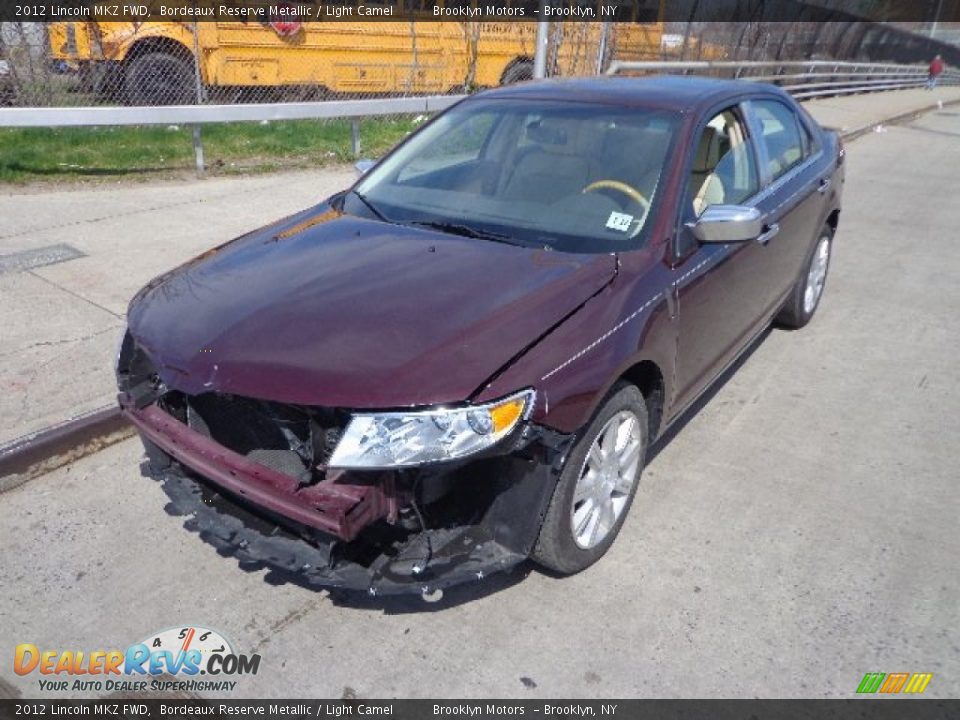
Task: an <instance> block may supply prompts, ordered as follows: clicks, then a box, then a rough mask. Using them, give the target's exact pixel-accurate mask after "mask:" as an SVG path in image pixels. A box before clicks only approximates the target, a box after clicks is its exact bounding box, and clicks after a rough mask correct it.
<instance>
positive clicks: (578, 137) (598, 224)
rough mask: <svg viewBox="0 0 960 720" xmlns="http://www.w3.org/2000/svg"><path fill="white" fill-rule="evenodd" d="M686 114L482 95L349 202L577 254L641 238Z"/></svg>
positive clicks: (406, 220) (403, 220)
mask: <svg viewBox="0 0 960 720" xmlns="http://www.w3.org/2000/svg"><path fill="white" fill-rule="evenodd" d="M676 124H677V116H676V115H675V114H673V113H666V112H662V111H648V110H644V109H642V108H622V107H615V106H607V105H600V104H587V103H576V102H573V103H562V102H561V103H558V102H542V101H529V100H524V101H517V100H508V99H505V100H496V99H491V100H482V99H478V100H470V101H467V102H465V103H461V104H460V105H458V106H456V107H455V108H453V109H452V110H450V111H449V112H447V113H445V114H444V115H442V116H440V117H439V118H437V120H436V121H434V122H433V123H431V124H430V125H428V126H427V127H425V128H424V129H423V130H422V131H420V132H419V133H417V134H416V135H415V136H413V137H412V138H411V139H410V140H409V141H408V142H407V143H405V144H404V145H403V146H402V147H400V148H399V149H398V150H397V151H396V152H394V153H393V154H392V155H391V156H390V157H388V158H387V159H386V160H384V161H383V162H381V163H380V164H379V165H377V166H376V167H375V168H374V169H373V170H371V171H370V173H369V175H367V176H366V177H364V178H363V179H362V181H361V182H360V183H358V184H357V186H356V187H355V189H354V191H353V192H351V193H349V194H348V195H347V196H346V198H345V200H344V210H345V211H346V212H348V213H352V214H358V215H363V216H367V217H370V216H372V217H378V218H379V219H382V220H387V221H389V222H395V223H400V224H404V225H418V224H422V225H425V226H428V227H433V228H435V229H438V230H440V231H442V232H448V233H453V234H458V235H468V236H472V237H477V238H483V239H485V240H492V241H498V242H512V243H516V244H520V245H528V246H531V247H544V246H547V247H551V248H554V249H557V250H562V251H568V252H583V253H589V252H615V251H618V250H627V249H632V248H636V247H638V246H640V245H642V244H643V242H644V239H645V232H646V231H647V230H648V227H649V225H650V224H651V223H650V220H652V215H651V213H650V208H651V205H652V204H653V203H655V200H656V195H657V191H658V189H659V186H660V182H661V176H662V174H663V164H664V160H665V158H666V157H667V154H668V151H669V149H670V145H671V143H672V140H673V136H674V130H675V127H676Z"/></svg>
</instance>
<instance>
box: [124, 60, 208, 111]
mask: <svg viewBox="0 0 960 720" xmlns="http://www.w3.org/2000/svg"><path fill="white" fill-rule="evenodd" d="M123 89H124V93H125V95H126V98H127V102H128V103H130V104H131V105H186V104H189V103H192V102H193V101H195V100H196V90H195V88H194V73H193V63H192V61H191V60H190V59H189V58H184V57H181V56H180V55H176V54H173V53H169V52H149V53H144V54H143V55H140V56H139V57H137V58H134V59H133V60H131V61H130V63H129V64H128V65H127V66H126V69H125V73H124V83H123Z"/></svg>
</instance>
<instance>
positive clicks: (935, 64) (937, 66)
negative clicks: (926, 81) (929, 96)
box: [930, 58, 943, 75]
mask: <svg viewBox="0 0 960 720" xmlns="http://www.w3.org/2000/svg"><path fill="white" fill-rule="evenodd" d="M942 72H943V60H941V59H940V58H934V59H933V60H932V61H931V62H930V74H931V75H939V74H940V73H942Z"/></svg>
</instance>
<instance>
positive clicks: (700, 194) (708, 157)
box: [690, 125, 724, 215]
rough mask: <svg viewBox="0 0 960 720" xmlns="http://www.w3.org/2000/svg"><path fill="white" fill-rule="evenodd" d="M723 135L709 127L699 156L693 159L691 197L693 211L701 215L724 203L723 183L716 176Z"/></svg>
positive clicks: (702, 141)
mask: <svg viewBox="0 0 960 720" xmlns="http://www.w3.org/2000/svg"><path fill="white" fill-rule="evenodd" d="M722 139H723V138H722V135H721V134H720V133H719V132H717V129H716V128H714V127H712V126H710V125H707V127H705V128H704V129H703V134H702V135H701V136H700V144H699V145H698V146H697V154H696V156H695V157H694V159H693V172H692V173H691V174H690V197H692V198H693V211H694V212H695V213H696V214H697V215H699V214H700V213H702V212H703V211H704V209H705V208H707V207H709V206H710V205H718V204H721V203H722V202H723V197H724V190H723V183H722V182H721V181H720V179H719V178H718V177H717V176H716V175H715V174H714V170H715V169H716V167H717V164H718V163H719V162H720V156H721V154H722V148H721V145H722Z"/></svg>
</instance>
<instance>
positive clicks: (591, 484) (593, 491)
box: [570, 410, 643, 550]
mask: <svg viewBox="0 0 960 720" xmlns="http://www.w3.org/2000/svg"><path fill="white" fill-rule="evenodd" d="M642 449H643V438H642V437H641V434H640V421H639V419H638V418H637V416H636V415H635V414H634V413H632V412H631V411H629V410H621V411H620V412H618V413H617V414H616V415H614V416H613V417H612V418H610V420H608V421H607V423H606V424H605V425H604V426H603V428H602V429H601V430H600V432H599V433H598V434H597V437H596V438H595V439H594V441H593V444H592V445H591V446H590V451H589V452H588V453H587V458H586V460H585V461H584V464H583V469H582V470H581V471H580V478H579V480H578V481H577V485H576V487H575V488H574V491H573V505H572V507H571V510H570V529H571V531H572V533H573V539H574V541H575V542H576V544H577V546H578V547H580V548H582V549H584V550H587V549H590V548H592V547H595V546H596V545H597V544H599V543H601V542H603V540H604V539H605V538H606V537H607V536H608V535H609V534H610V532H611V531H612V530H613V528H614V527H615V526H616V524H617V521H618V520H619V519H620V516H621V515H622V514H623V511H624V508H625V507H626V505H627V501H628V500H629V498H630V493H631V492H632V490H633V486H634V484H635V483H636V482H637V475H638V470H639V468H640V461H641V459H642V458H641V457H640V453H641V451H642Z"/></svg>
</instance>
